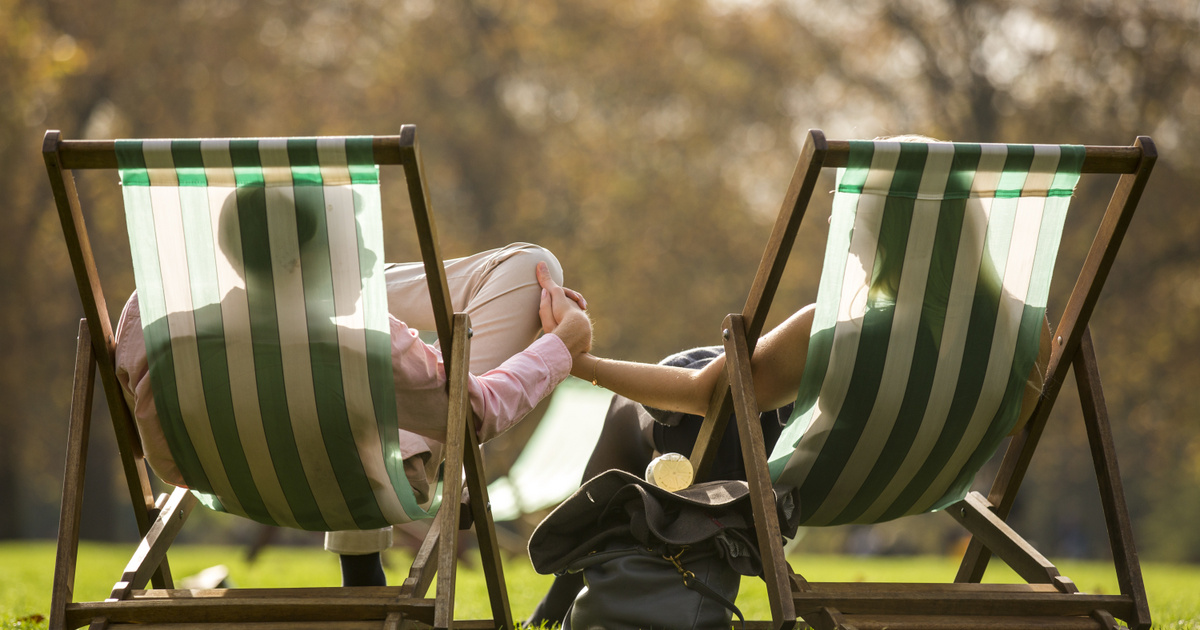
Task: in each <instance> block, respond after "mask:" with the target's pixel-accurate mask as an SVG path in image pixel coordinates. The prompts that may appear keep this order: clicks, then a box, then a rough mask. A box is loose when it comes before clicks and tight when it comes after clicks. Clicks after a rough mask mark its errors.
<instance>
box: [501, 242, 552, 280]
mask: <svg viewBox="0 0 1200 630" xmlns="http://www.w3.org/2000/svg"><path fill="white" fill-rule="evenodd" d="M498 253H499V256H498V258H499V259H500V260H501V261H502V262H501V263H500V264H502V265H504V266H505V267H507V268H508V269H507V271H508V272H509V273H517V274H520V276H521V277H529V278H534V277H535V271H534V270H535V269H536V268H537V264H538V263H540V262H544V263H546V266H547V267H549V268H550V277H552V278H554V281H555V282H557V283H559V284H562V282H563V269H562V263H560V262H558V258H557V257H555V256H554V253H553V252H551V251H550V250H548V249H546V248H545V247H542V246H540V245H533V244H531V243H512V244H509V245H506V246H504V247H502V248H500V251H499V252H498Z"/></svg>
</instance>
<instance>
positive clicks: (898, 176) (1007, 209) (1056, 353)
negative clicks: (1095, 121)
mask: <svg viewBox="0 0 1200 630" xmlns="http://www.w3.org/2000/svg"><path fill="white" fill-rule="evenodd" d="M1155 159H1156V153H1155V149H1154V144H1153V143H1152V142H1151V140H1150V139H1149V138H1145V137H1139V138H1138V139H1137V141H1136V142H1135V143H1134V145H1133V146H1129V147H1093V146H1088V147H1083V146H1057V145H988V144H985V145H978V144H951V143H924V142H864V141H849V142H847V141H827V140H826V139H825V137H824V135H823V134H822V133H821V132H819V131H810V132H809V134H808V137H807V140H806V142H805V144H804V147H803V150H802V153H801V157H800V161H799V164H798V165H797V167H796V171H795V174H794V176H793V178H792V182H791V186H790V188H789V189H788V193H787V197H786V199H785V201H784V203H783V208H782V210H781V211H780V214H779V217H778V219H777V222H776V224H775V227H774V229H773V232H772V235H771V237H770V240H769V242H768V245H767V247H766V251H765V253H764V254H763V258H762V262H761V264H760V266H759V269H758V272H757V276H756V277H755V280H754V284H753V285H752V288H751V290H750V295H749V298H748V299H747V301H746V305H745V308H744V310H743V311H742V312H741V313H738V314H733V315H730V316H729V317H728V318H726V320H725V322H724V331H725V332H724V336H725V347H726V351H727V356H728V357H729V359H728V363H727V367H726V371H725V374H724V376H723V378H724V379H725V380H724V381H723V382H721V383H720V384H719V385H718V387H717V388H716V390H715V392H714V396H713V401H712V404H711V405H710V407H709V409H710V412H711V413H709V415H708V417H707V418H706V419H705V425H704V426H705V428H704V430H703V431H702V433H701V436H700V438H699V439H698V441H697V443H696V446H695V449H694V451H693V454H692V458H693V465H694V466H695V467H696V469H697V471H698V475H699V476H700V478H704V475H705V474H706V472H707V470H709V467H710V466H711V464H712V458H713V454H714V452H715V439H714V436H720V435H722V434H723V433H724V426H722V425H723V422H721V419H723V418H728V417H729V414H730V412H731V411H733V412H735V413H736V422H737V423H738V431H739V436H740V438H741V444H742V449H743V453H744V457H745V461H746V462H747V468H748V470H747V471H746V472H747V478H748V481H749V483H750V486H751V490H752V493H753V496H754V508H755V518H756V522H757V523H758V524H759V527H758V541H759V545H760V548H761V551H762V555H763V558H764V565H765V577H764V579H765V580H766V582H767V590H768V595H769V599H770V603H771V614H772V618H773V619H772V621H771V622H770V623H760V624H759V626H760V627H791V626H792V625H794V624H795V623H796V620H797V616H799V617H801V618H802V619H803V620H804V622H806V623H807V624H809V625H810V626H812V627H814V628H819V629H827V628H857V629H859V630H864V629H866V628H891V629H893V630H896V629H901V628H1028V627H1038V628H1060V627H1061V628H1089V627H1091V628H1095V627H1100V628H1112V627H1116V621H1115V618H1119V619H1122V620H1125V621H1126V622H1127V623H1128V624H1129V625H1130V626H1131V627H1133V628H1148V627H1149V625H1150V616H1149V609H1148V607H1147V604H1146V593H1145V588H1144V586H1143V583H1142V577H1141V569H1140V566H1139V564H1138V558H1137V553H1136V551H1135V548H1134V542H1133V536H1132V530H1131V528H1130V522H1129V516H1128V512H1127V509H1126V506H1125V500H1124V495H1123V491H1122V488H1121V481H1120V476H1119V474H1118V470H1117V461H1116V458H1115V452H1114V449H1113V440H1112V434H1111V431H1110V429H1109V422H1108V417H1107V413H1106V411H1105V407H1104V398H1103V394H1102V391H1101V387H1100V379H1099V373H1098V371H1097V367H1096V361H1095V354H1094V352H1093V349H1092V342H1091V338H1090V335H1089V333H1088V327H1087V324H1088V319H1089V317H1090V316H1091V314H1092V311H1093V309H1094V307H1095V305H1096V301H1097V297H1098V296H1099V293H1100V289H1101V286H1102V285H1103V283H1104V280H1105V278H1106V276H1107V275H1108V272H1109V269H1110V268H1111V266H1112V264H1113V259H1114V257H1115V256H1116V253H1117V248H1118V246H1119V245H1120V243H1121V239H1122V237H1123V236H1124V233H1125V230H1126V228H1127V226H1128V224H1129V221H1130V218H1131V216H1132V214H1133V212H1134V209H1135V207H1136V205H1137V202H1138V200H1139V198H1140V196H1141V194H1142V190H1143V189H1144V187H1145V185H1146V180H1147V178H1148V177H1149V175H1150V170H1151V168H1152V167H1153V165H1154V161H1155ZM835 167H836V168H838V169H839V170H838V175H837V184H836V190H835V193H834V197H833V201H832V216H831V219H830V225H829V237H828V244H827V249H826V254H825V261H824V267H823V271H822V274H821V280H820V284H819V288H818V296H817V301H816V306H815V314H814V323H813V328H812V333H811V337H810V341H809V349H808V354H807V360H806V363H805V369H804V374H803V377H802V379H801V384H800V388H799V392H798V395H797V401H796V407H795V412H794V413H793V415H792V417H791V419H790V421H789V423H788V424H787V426H786V427H785V429H784V433H783V435H782V436H781V437H780V438H779V441H778V442H777V443H776V445H775V447H774V449H773V450H772V451H771V452H769V453H768V452H767V451H766V450H765V448H764V446H763V440H762V434H761V429H760V427H759V424H758V422H757V418H758V409H757V403H756V401H755V398H754V394H753V392H754V383H753V379H752V376H751V371H750V357H751V356H752V354H753V352H754V348H755V344H756V342H757V340H758V338H759V335H760V333H761V331H762V329H763V324H764V320H765V318H766V315H767V310H768V308H769V307H770V304H771V301H772V300H773V298H774V295H775V292H776V290H777V287H778V283H779V278H780V275H781V274H782V272H783V269H784V266H785V264H786V262H787V258H788V254H789V252H790V250H791V248H792V245H793V243H794V239H795V236H796V231H797V229H798V227H799V225H800V222H801V219H802V218H803V216H804V213H805V210H806V208H807V206H808V204H809V200H810V198H811V197H812V193H813V190H814V187H815V186H816V185H817V181H818V177H819V176H820V174H821V171H822V169H823V168H835ZM1091 173H1112V174H1120V178H1119V180H1118V182H1117V185H1116V190H1115V192H1114V194H1113V196H1112V200H1111V202H1110V203H1109V206H1108V209H1107V211H1106V212H1105V214H1104V216H1103V218H1102V220H1101V222H1100V224H1099V229H1098V233H1097V234H1096V237H1095V240H1094V242H1093V244H1092V247H1091V251H1090V252H1089V254H1088V257H1087V259H1086V262H1085V263H1084V264H1083V268H1082V271H1081V272H1080V275H1079V278H1078V281H1077V283H1076V284H1075V286H1074V290H1073V291H1072V293H1071V295H1070V298H1069V300H1068V301H1067V303H1066V306H1065V309H1064V310H1063V312H1062V317H1061V319H1060V320H1059V322H1058V325H1057V327H1055V329H1054V331H1055V332H1054V335H1053V337H1052V341H1051V344H1052V352H1051V355H1050V361H1049V365H1048V368H1047V371H1046V374H1045V378H1044V381H1043V390H1042V396H1041V398H1040V400H1039V402H1038V406H1037V407H1036V409H1035V410H1034V412H1033V415H1032V416H1031V418H1030V420H1029V421H1028V422H1027V423H1026V424H1025V425H1024V427H1023V428H1022V429H1021V430H1020V431H1019V432H1018V433H1017V434H1015V437H1013V439H1012V440H1011V441H1010V445H1009V447H1008V450H1007V452H1006V454H1005V456H1004V459H1003V463H1002V464H1001V467H1000V472H999V475H998V476H997V478H996V480H995V482H994V484H993V486H992V490H991V492H990V494H989V496H987V497H984V496H983V495H982V494H980V493H978V492H969V489H970V486H971V484H972V481H973V480H974V478H975V475H976V473H977V472H978V471H979V470H980V468H981V467H982V466H983V464H984V463H985V462H987V461H988V460H989V459H990V458H991V457H992V456H993V454H994V453H995V452H996V451H997V450H998V448H999V446H1000V444H1001V443H1002V441H1003V440H1004V439H1005V437H1006V435H1007V434H1009V432H1010V430H1012V429H1014V424H1015V423H1016V422H1017V417H1018V414H1017V411H1018V410H1017V407H1018V406H1019V403H1020V399H1021V397H1022V390H1023V389H1024V387H1025V383H1026V380H1027V378H1028V375H1029V374H1030V368H1031V366H1032V365H1033V362H1034V359H1035V357H1036V355H1037V352H1038V347H1039V337H1040V332H1041V329H1042V328H1043V327H1044V324H1043V321H1044V313H1045V311H1046V306H1047V296H1048V294H1049V287H1050V279H1051V275H1052V272H1053V270H1054V264H1055V256H1056V254H1057V250H1058V246H1059V242H1060V239H1061V237H1062V233H1063V222H1064V220H1065V217H1066V213H1067V207H1068V204H1069V202H1070V200H1071V196H1072V194H1073V191H1074V189H1075V186H1076V183H1077V181H1078V179H1079V177H1080V174H1091ZM1071 366H1073V367H1074V368H1075V378H1076V380H1077V382H1078V383H1079V386H1080V387H1079V391H1080V396H1081V402H1082V407H1083V415H1084V419H1085V422H1086V424H1087V430H1088V436H1089V440H1090V443H1091V451H1092V456H1093V459H1094V461H1095V466H1096V472H1097V478H1098V482H1099V486H1100V491H1101V497H1102V503H1103V509H1104V515H1105V519H1106V522H1107V525H1108V532H1109V538H1110V544H1111V547H1112V553H1113V557H1114V558H1115V564H1116V571H1117V576H1118V581H1119V583H1120V589H1121V593H1120V594H1119V595H1094V594H1093V595H1089V594H1082V593H1079V592H1078V589H1077V588H1076V587H1075V585H1074V584H1073V583H1072V582H1071V580H1070V579H1068V578H1067V577H1065V576H1062V575H1060V574H1059V572H1058V570H1057V569H1056V568H1055V566H1054V565H1053V564H1052V563H1051V562H1050V561H1048V560H1047V559H1046V558H1045V557H1044V556H1042V555H1041V554H1040V553H1039V552H1038V551H1037V550H1036V549H1034V548H1033V546H1032V545H1030V544H1029V543H1028V542H1027V541H1026V540H1024V539H1023V538H1021V537H1020V536H1019V535H1018V534H1017V533H1016V532H1015V531H1013V530H1012V528H1011V527H1009V526H1008V525H1007V524H1006V523H1005V521H1004V519H1005V518H1006V517H1007V516H1008V513H1009V510H1010V509H1011V508H1012V505H1013V501H1014V498H1015V495H1016V492H1017V489H1018V487H1019V486H1020V483H1021V481H1022V479H1023V477H1024V475H1025V473H1026V470H1027V468H1028V465H1029V461H1030V458H1031V457H1032V455H1033V452H1034V449H1035V447H1036V446H1037V443H1038V439H1039V437H1040V436H1041V434H1042V431H1043V429H1044V427H1045V425H1046V422H1047V418H1048V417H1049V415H1050V411H1051V408H1052V407H1053V405H1054V403H1055V400H1056V398H1057V396H1058V393H1059V389H1060V386H1061V384H1062V382H1063V379H1064V377H1065V376H1066V372H1067V369H1068V367H1071ZM772 487H778V488H782V487H787V488H799V491H800V501H799V504H800V505H799V509H800V511H801V525H804V526H826V525H838V524H843V523H878V522H883V521H887V520H891V519H894V518H899V517H902V516H906V515H910V514H918V513H923V512H930V511H939V510H940V511H944V512H946V513H947V514H949V515H950V516H952V517H953V518H954V519H955V520H957V521H958V522H959V523H961V524H962V525H963V526H964V527H965V528H966V530H967V531H968V532H969V533H970V534H971V542H970V545H969V549H968V551H967V552H966V556H965V557H964V559H963V561H962V565H961V568H960V571H959V573H958V575H957V577H956V579H955V583H953V584H821V583H809V582H808V581H806V580H805V579H804V578H803V577H802V576H800V575H798V574H796V573H795V572H794V571H793V570H792V569H791V567H790V566H789V565H788V564H787V562H786V560H785V558H784V555H783V551H782V549H781V542H782V540H781V536H780V533H779V524H778V522H777V521H776V516H775V514H776V512H775V509H774V507H773V504H772V503H770V501H771V500H772V499H771V497H772V496H773V495H772V494H771V490H772ZM991 554H995V555H997V556H998V557H1000V558H1001V559H1003V560H1004V561H1005V562H1006V563H1007V564H1008V565H1009V566H1010V567H1011V568H1012V569H1013V570H1014V571H1015V572H1016V573H1017V574H1018V575H1019V576H1020V577H1021V579H1023V580H1026V581H1027V583H1026V584H1005V585H998V584H980V581H981V579H982V576H983V572H984V570H985V568H986V566H987V563H988V559H989V558H990V556H991Z"/></svg>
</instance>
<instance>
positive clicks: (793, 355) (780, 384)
mask: <svg viewBox="0 0 1200 630" xmlns="http://www.w3.org/2000/svg"><path fill="white" fill-rule="evenodd" d="M538 281H539V282H540V283H541V284H542V288H543V293H542V305H541V310H540V314H541V317H542V325H543V329H544V330H545V331H546V332H553V331H556V330H558V328H556V327H561V326H563V325H566V323H567V322H566V318H568V317H572V316H575V314H578V315H582V316H583V317H585V318H586V314H584V313H583V309H582V304H583V298H582V296H580V295H579V294H578V293H575V292H574V291H571V290H570V289H564V288H563V287H560V286H558V285H557V284H556V283H555V282H554V280H553V279H551V278H550V275H549V274H548V273H542V272H541V271H540V270H539V272H538ZM812 315H813V307H812V306H809V307H806V308H804V309H801V310H800V311H797V312H796V313H795V314H793V315H792V316H791V317H789V318H788V319H787V321H785V322H783V323H782V324H780V325H779V326H777V327H776V328H774V329H772V330H771V331H770V332H769V333H767V334H766V335H764V336H763V337H762V338H761V339H760V340H759V342H758V346H757V349H756V351H755V353H754V357H753V359H752V360H751V370H752V371H753V374H754V381H755V394H756V396H757V398H758V404H759V408H760V409H763V410H768V409H776V408H778V407H781V406H783V405H785V404H787V403H789V402H791V401H792V400H794V399H795V397H796V391H797V389H799V387H800V376H801V374H803V373H804V361H805V358H806V357H807V355H808V336H809V332H810V330H811V328H812ZM588 330H589V332H590V327H589V329H588ZM589 349H590V336H589ZM723 369H725V357H724V356H720V357H717V358H716V359H715V360H714V361H713V362H712V363H709V364H708V365H706V366H704V368H702V369H699V370H689V369H685V368H678V367H671V366H666V365H657V364H653V363H637V362H633V361H619V360H616V359H606V358H600V357H596V356H593V355H592V354H589V353H588V352H586V351H584V352H581V353H579V354H578V355H575V356H574V361H573V363H572V366H571V374H572V375H574V376H576V377H578V378H581V379H583V380H585V381H591V382H593V383H595V384H597V385H602V386H604V387H605V388H607V389H609V390H611V391H613V392H616V393H618V394H621V395H622V396H625V397H626V398H629V399H632V400H636V401H638V402H640V403H642V404H645V405H649V406H651V407H657V408H659V409H669V410H672V411H682V412H684V413H692V414H696V415H701V416H702V415H704V414H705V413H706V412H707V411H708V401H709V399H710V398H712V392H713V388H714V387H715V386H716V383H717V377H718V376H719V375H720V373H721V370H723Z"/></svg>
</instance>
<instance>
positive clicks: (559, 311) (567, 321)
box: [537, 263, 592, 354]
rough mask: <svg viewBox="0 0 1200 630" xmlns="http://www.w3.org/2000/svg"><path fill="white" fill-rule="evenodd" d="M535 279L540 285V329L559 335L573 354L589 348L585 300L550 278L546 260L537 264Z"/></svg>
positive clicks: (590, 323)
mask: <svg viewBox="0 0 1200 630" xmlns="http://www.w3.org/2000/svg"><path fill="white" fill-rule="evenodd" d="M537 279H538V284H540V285H541V286H542V301H541V304H539V306H538V316H539V317H540V318H541V320H542V330H543V331H545V332H547V333H554V334H556V335H558V336H559V337H561V338H562V340H563V342H564V343H566V344H567V348H568V349H570V350H571V353H572V354H577V353H579V352H586V351H588V350H590V349H591V347H592V322H591V320H590V319H589V318H588V316H587V313H585V312H584V309H585V308H587V300H584V299H583V296H582V295H580V294H579V293H578V292H577V291H572V290H571V289H566V288H563V287H561V286H559V284H558V283H557V282H555V281H554V278H551V277H550V270H549V269H548V268H547V267H546V265H545V263H538V266H537Z"/></svg>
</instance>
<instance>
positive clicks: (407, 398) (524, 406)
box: [391, 317, 571, 442]
mask: <svg viewBox="0 0 1200 630" xmlns="http://www.w3.org/2000/svg"><path fill="white" fill-rule="evenodd" d="M391 324H392V369H393V377H394V378H395V381H396V409H397V414H398V416H399V418H398V419H399V424H400V427H401V428H403V429H407V430H409V431H412V432H414V433H418V434H420V435H424V436H427V437H431V438H434V439H436V440H439V441H444V440H445V439H446V425H445V420H444V418H445V414H446V407H447V405H448V401H447V397H446V389H445V386H446V370H445V365H444V364H443V363H442V355H441V353H440V352H439V351H438V350H437V349H436V348H434V347H432V346H430V345H428V344H426V343H424V342H422V341H421V340H420V339H419V338H418V337H417V332H416V331H415V330H413V329H411V328H409V327H408V326H407V325H405V324H404V322H401V321H400V320H398V319H396V318H394V317H393V318H392V319H391ZM570 371H571V354H570V352H569V351H568V350H567V346H566V344H564V343H563V342H562V339H559V338H558V336H557V335H545V336H543V337H541V338H540V339H538V340H537V341H534V342H533V343H532V344H530V345H529V347H528V348H526V349H525V350H524V351H522V352H519V353H517V354H515V355H513V356H512V357H510V358H509V359H508V360H507V361H505V362H504V363H502V364H500V365H499V366H498V367H496V368H495V369H493V370H490V371H488V372H485V373H483V374H480V375H478V376H474V375H472V376H470V377H469V382H468V384H467V393H468V396H469V398H470V400H471V409H472V410H473V411H474V412H475V414H476V415H477V416H479V419H480V422H481V424H480V425H479V426H478V427H477V428H478V435H479V439H480V441H481V442H486V441H488V440H490V439H492V438H494V437H496V436H497V435H500V434H501V433H503V432H504V431H506V430H507V429H508V428H509V427H511V426H512V425H514V424H516V423H517V421H518V420H520V419H521V418H523V417H525V414H527V413H529V412H530V410H532V409H533V407H534V405H537V404H538V402H540V401H541V400H542V398H545V397H546V395H548V394H549V393H550V392H551V391H553V389H554V388H555V387H556V386H557V385H558V384H559V383H561V382H562V381H563V380H564V379H566V378H567V376H568V375H569V374H570Z"/></svg>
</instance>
